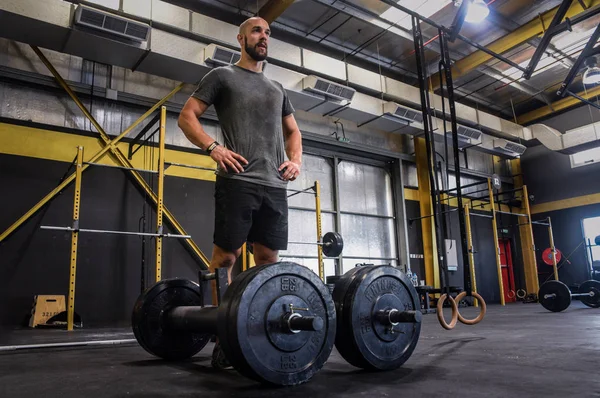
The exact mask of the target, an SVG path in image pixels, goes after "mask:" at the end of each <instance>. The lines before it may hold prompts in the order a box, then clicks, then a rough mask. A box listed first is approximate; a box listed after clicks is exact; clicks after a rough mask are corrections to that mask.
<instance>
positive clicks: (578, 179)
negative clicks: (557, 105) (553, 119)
mask: <svg viewBox="0 0 600 398" xmlns="http://www.w3.org/2000/svg"><path fill="white" fill-rule="evenodd" d="M588 118H589V113H588ZM586 120H587V119H586ZM565 123H566V122H565ZM569 123H571V122H569ZM579 124H581V121H580V122H579ZM521 167H522V170H523V175H524V181H525V183H526V184H527V187H528V189H529V193H530V194H533V195H534V197H535V200H534V201H533V202H532V204H534V205H535V204H537V203H546V202H552V201H556V200H561V199H569V198H576V197H578V196H583V195H590V194H594V193H598V192H600V178H598V176H599V175H600V164H597V163H596V164H590V165H586V166H581V167H576V168H571V163H570V160H569V156H568V155H563V154H560V153H557V152H553V151H551V150H549V149H547V148H546V147H544V146H542V145H540V146H536V147H533V148H529V149H528V150H527V152H525V155H524V156H523V158H522V159H521ZM547 216H550V217H551V219H552V230H553V233H554V243H555V245H556V247H557V248H558V249H559V250H561V251H562V252H563V254H565V255H568V254H569V253H571V252H572V251H573V250H575V249H576V248H577V246H578V245H579V244H580V243H581V242H583V239H584V237H583V229H582V225H581V221H582V220H583V219H584V218H588V217H597V216H600V204H594V205H587V206H581V207H574V208H568V209H562V210H556V211H552V212H548V213H544V214H535V215H534V216H533V219H534V220H540V219H544V218H546V217H547ZM534 238H535V244H536V248H537V253H536V254H537V260H538V269H539V270H540V282H543V281H544V280H545V279H546V278H547V276H549V275H550V274H549V272H550V270H548V268H550V267H547V266H546V265H545V264H543V263H542V260H541V258H542V257H541V255H542V251H543V250H544V249H545V248H547V247H548V246H549V240H548V231H547V229H546V228H544V227H534ZM570 261H571V264H566V265H565V266H564V267H563V268H562V269H561V270H560V271H559V278H560V280H561V281H563V282H565V283H567V284H575V283H581V282H582V281H584V280H586V279H589V276H588V273H587V267H588V265H587V262H586V254H585V247H584V245H582V246H580V247H579V248H578V249H577V250H576V251H575V252H574V253H573V255H572V257H571V259H570Z"/></svg>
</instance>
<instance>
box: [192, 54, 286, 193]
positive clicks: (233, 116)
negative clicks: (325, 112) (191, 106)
mask: <svg viewBox="0 0 600 398" xmlns="http://www.w3.org/2000/svg"><path fill="white" fill-rule="evenodd" d="M192 96H193V97H195V98H197V99H199V100H200V101H202V102H204V103H206V104H207V105H209V106H210V105H213V104H214V106H215V110H216V111H217V116H218V117H219V123H220V124H221V129H222V131H223V135H224V136H225V142H224V143H223V144H224V145H225V146H226V147H227V148H229V149H230V150H232V151H234V152H237V153H239V154H240V155H242V156H243V157H244V158H246V160H248V165H246V166H245V167H244V171H243V172H242V173H237V174H236V173H234V172H226V171H225V170H218V171H217V174H218V175H220V176H223V177H228V178H235V179H240V180H245V181H249V182H254V183H257V184H261V185H267V186H271V187H275V188H286V186H287V181H285V180H283V179H282V178H281V174H280V173H279V171H278V169H279V166H281V164H282V163H283V162H284V161H285V160H286V155H285V143H284V137H283V128H282V118H283V117H284V116H288V115H290V114H292V113H293V112H294V108H293V107H292V104H291V103H290V101H289V99H288V97H287V93H286V92H285V90H284V89H283V86H282V85H281V84H280V83H278V82H275V81H273V80H270V79H269V78H267V77H266V76H265V75H264V74H263V73H259V72H253V71H250V70H248V69H244V68H241V67H239V66H235V65H230V66H225V67H220V68H215V69H213V70H211V71H210V72H208V73H207V74H206V76H204V78H203V79H202V81H200V84H199V85H198V88H197V89H196V91H194V93H193V94H192Z"/></svg>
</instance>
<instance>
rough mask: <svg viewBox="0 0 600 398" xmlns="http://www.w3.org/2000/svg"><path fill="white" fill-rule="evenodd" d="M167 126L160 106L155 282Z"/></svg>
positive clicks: (159, 267) (159, 253) (158, 270)
mask: <svg viewBox="0 0 600 398" xmlns="http://www.w3.org/2000/svg"><path fill="white" fill-rule="evenodd" d="M166 126H167V108H166V107H165V106H161V107H160V126H159V138H158V192H157V195H156V197H157V200H156V233H158V234H159V236H157V237H156V282H159V281H160V280H161V279H162V244H163V237H162V236H161V235H162V233H163V210H164V204H163V198H164V189H165V129H166Z"/></svg>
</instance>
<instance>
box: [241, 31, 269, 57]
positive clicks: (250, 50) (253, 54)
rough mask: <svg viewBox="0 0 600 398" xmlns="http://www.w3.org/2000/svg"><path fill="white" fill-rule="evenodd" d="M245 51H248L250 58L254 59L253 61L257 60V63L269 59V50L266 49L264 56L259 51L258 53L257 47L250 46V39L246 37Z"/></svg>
mask: <svg viewBox="0 0 600 398" xmlns="http://www.w3.org/2000/svg"><path fill="white" fill-rule="evenodd" d="M256 44H257V45H258V43H256ZM244 50H246V52H247V53H248V55H249V56H250V58H252V59H253V60H255V61H257V62H261V61H264V60H265V59H267V55H268V51H267V49H266V48H265V53H264V55H263V54H259V53H258V51H256V46H254V47H250V46H248V39H246V37H244Z"/></svg>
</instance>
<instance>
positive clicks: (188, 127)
mask: <svg viewBox="0 0 600 398" xmlns="http://www.w3.org/2000/svg"><path fill="white" fill-rule="evenodd" d="M270 34H271V30H270V29H269V24H268V23H267V22H266V21H265V20H264V19H262V18H258V17H255V18H250V19H248V20H246V21H245V22H244V23H242V24H241V25H240V29H239V33H238V35H237V40H238V42H239V44H240V47H241V58H240V60H239V62H238V63H237V64H235V65H231V66H226V67H221V68H215V69H213V70H212V71H210V72H209V73H208V74H207V75H206V76H205V77H204V78H203V79H202V81H201V82H200V84H199V85H198V88H197V89H196V91H195V92H194V93H193V94H192V96H191V97H190V98H189V99H188V101H187V102H186V104H185V106H184V107H183V110H182V111H181V115H180V116H179V127H180V128H181V130H183V132H184V134H185V135H186V137H187V138H188V139H189V140H190V141H191V142H192V143H193V144H194V145H196V146H198V147H200V148H202V149H204V150H206V151H207V152H208V153H209V155H210V157H211V158H212V159H213V160H214V161H215V162H216V163H217V165H218V172H217V181H216V184H215V233H214V247H213V252H212V258H211V262H210V270H211V271H213V272H214V269H215V268H217V267H228V269H229V277H230V278H231V267H232V266H233V264H234V263H235V261H236V260H237V258H238V256H239V255H240V253H241V250H242V245H243V244H244V242H246V241H248V242H251V243H252V244H253V253H254V260H255V262H256V265H257V266H260V265H263V264H269V263H274V262H277V260H278V252H279V250H285V249H287V240H288V222H287V216H288V208H287V192H286V187H287V182H288V181H293V180H295V179H296V178H298V176H299V175H300V167H301V164H302V137H301V134H300V130H299V129H298V125H297V124H296V120H295V118H294V115H293V112H294V108H293V107H292V105H291V103H290V102H289V100H288V98H287V94H286V92H285V90H284V89H283V87H282V85H281V84H279V83H277V82H274V81H272V80H270V79H268V78H267V77H265V76H264V74H263V73H262V69H263V64H262V61H264V60H265V59H266V58H267V53H268V48H269V37H270ZM212 104H214V106H215V109H216V111H217V115H218V117H219V123H220V125H221V129H222V131H223V135H224V136H225V145H221V143H219V142H216V141H215V140H214V139H212V138H211V137H210V136H209V135H208V134H206V132H205V131H204V129H203V128H202V125H201V124H200V122H199V118H200V116H201V115H202V114H203V113H204V112H205V111H206V109H207V108H208V107H209V106H210V105H212ZM285 154H287V157H288V160H286V159H285ZM212 362H213V366H215V367H217V368H224V367H227V366H228V364H227V363H226V360H225V358H224V356H223V355H222V353H221V350H220V345H219V343H217V344H216V345H215V350H214V351H213V361H212Z"/></svg>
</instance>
